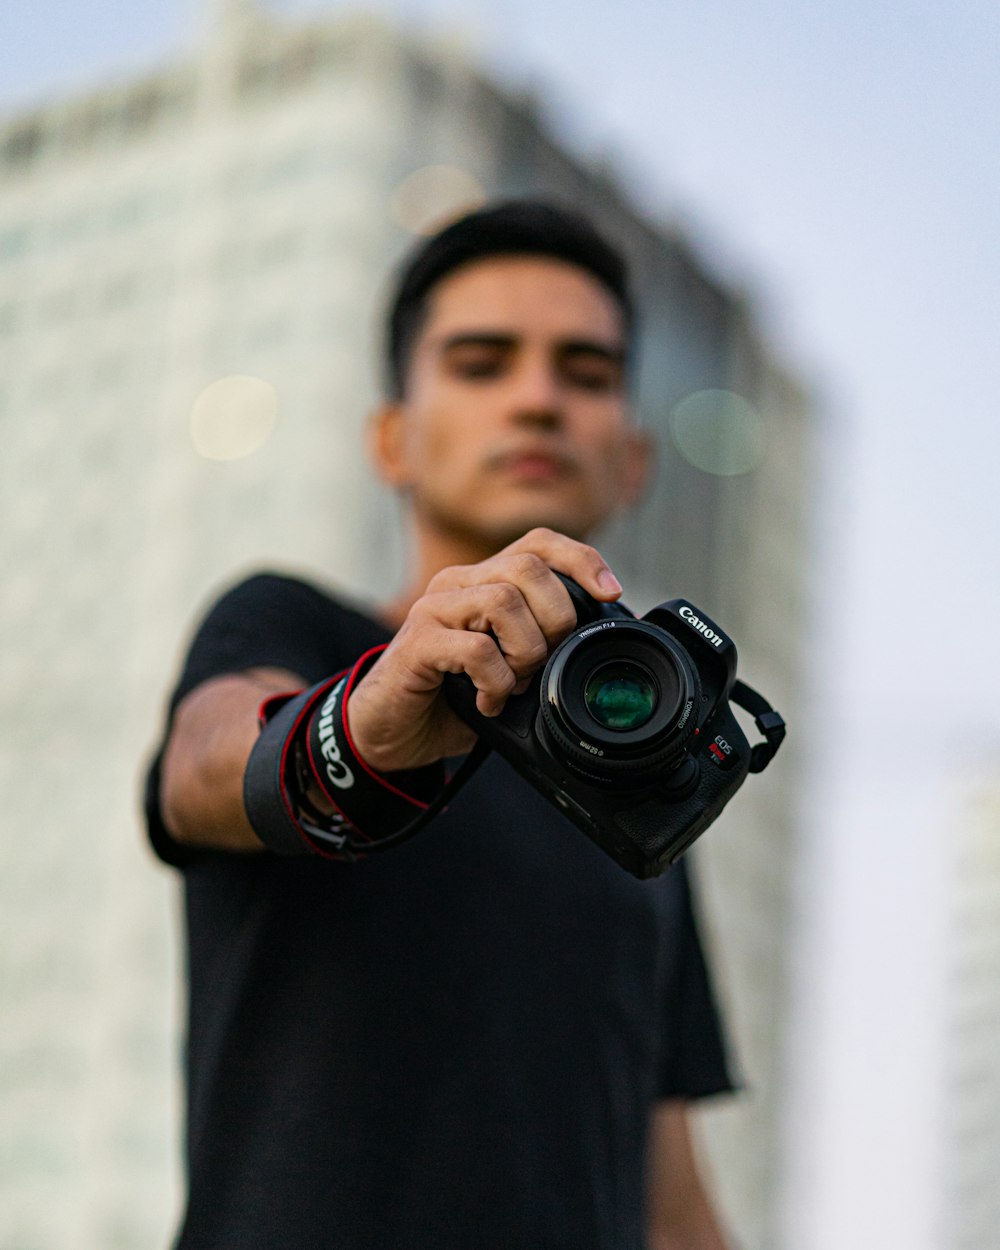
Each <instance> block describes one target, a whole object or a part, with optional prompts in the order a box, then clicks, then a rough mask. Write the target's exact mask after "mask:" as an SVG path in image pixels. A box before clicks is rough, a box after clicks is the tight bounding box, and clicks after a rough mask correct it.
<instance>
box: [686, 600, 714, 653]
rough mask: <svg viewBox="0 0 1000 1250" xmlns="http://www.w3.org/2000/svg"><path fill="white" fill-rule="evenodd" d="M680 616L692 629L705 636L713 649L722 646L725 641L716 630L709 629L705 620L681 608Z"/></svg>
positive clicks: (688, 609)
mask: <svg viewBox="0 0 1000 1250" xmlns="http://www.w3.org/2000/svg"><path fill="white" fill-rule="evenodd" d="M680 614H681V616H682V617H683V618H684V620H685V621H687V623H688V624H689V625H690V626H691V628H692V629H696V630H697V631H698V633H699V634H704V636H705V637H706V638H707V639H708V641H709V642H710V643H711V644H712V646H713V647H721V646H722V643H723V639H722V638H720V637H719V635H718V634H717V633H716V632H715V630H713V629H709V627H708V626H707V625H706V624H705V622H704V621H703V620H701V619H700V618H699V617H697V616H695V614H694V613H693V612H692V611H691V609H690V608H687V607H684V608H681V611H680Z"/></svg>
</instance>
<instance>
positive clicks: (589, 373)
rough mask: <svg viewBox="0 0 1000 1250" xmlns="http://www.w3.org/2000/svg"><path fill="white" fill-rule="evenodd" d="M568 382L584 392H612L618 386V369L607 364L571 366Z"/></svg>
mask: <svg viewBox="0 0 1000 1250" xmlns="http://www.w3.org/2000/svg"><path fill="white" fill-rule="evenodd" d="M565 377H566V381H567V382H569V384H570V385H571V386H577V387H579V388H580V389H581V390H584V391H611V390H614V389H615V388H616V387H617V386H618V369H617V368H616V367H615V366H613V365H605V364H583V363H582V362H581V363H578V364H569V365H567V366H566V369H565Z"/></svg>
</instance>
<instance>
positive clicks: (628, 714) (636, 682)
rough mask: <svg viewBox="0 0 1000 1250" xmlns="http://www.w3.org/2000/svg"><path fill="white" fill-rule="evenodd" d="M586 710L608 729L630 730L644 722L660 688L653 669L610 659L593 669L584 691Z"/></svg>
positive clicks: (649, 714)
mask: <svg viewBox="0 0 1000 1250" xmlns="http://www.w3.org/2000/svg"><path fill="white" fill-rule="evenodd" d="M583 701H584V704H585V705H586V708H587V711H588V712H589V713H590V714H591V716H593V718H594V720H596V721H597V723H598V724H599V725H603V726H604V728H605V729H616V730H619V731H621V732H623V733H624V732H627V731H628V730H630V729H639V728H641V726H643V725H645V724H646V722H647V721H648V720H649V718H650V717H651V716H652V715H653V713H654V712H655V711H656V705H657V703H658V702H659V692H658V690H657V687H656V680H655V678H654V677H653V675H652V673H650V672H649V670H648V669H647V668H645V667H644V666H643V665H640V664H635V663H632V662H630V661H628V660H611V661H609V662H608V663H606V664H601V665H599V666H598V667H597V668H595V669H594V671H593V672H592V673H591V675H590V677H589V678H588V679H587V684H586V685H585V687H584V691H583Z"/></svg>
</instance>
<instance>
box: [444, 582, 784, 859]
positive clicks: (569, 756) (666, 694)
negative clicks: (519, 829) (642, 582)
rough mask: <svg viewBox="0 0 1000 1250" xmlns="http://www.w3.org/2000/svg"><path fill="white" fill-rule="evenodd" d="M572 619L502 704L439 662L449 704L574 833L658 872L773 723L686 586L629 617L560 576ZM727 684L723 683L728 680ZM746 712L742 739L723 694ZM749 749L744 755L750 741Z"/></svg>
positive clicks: (757, 762)
mask: <svg viewBox="0 0 1000 1250" xmlns="http://www.w3.org/2000/svg"><path fill="white" fill-rule="evenodd" d="M561 580H562V581H563V583H564V584H565V585H566V587H567V589H568V590H569V592H570V595H571V597H572V599H573V604H574V607H575V608H576V612H577V627H576V629H575V630H574V631H573V632H572V633H571V634H570V635H569V636H568V637H567V638H565V639H564V640H563V641H562V642H561V643H560V644H559V645H558V646H557V647H556V648H555V650H554V651H553V652H552V654H551V655H550V656H549V659H548V662H547V663H546V665H545V667H544V668H543V669H541V670H540V671H539V672H538V673H536V674H535V675H534V677H533V678H532V680H531V684H530V686H529V687H528V689H527V690H525V691H524V692H523V693H522V694H519V695H512V696H511V697H510V698H509V699H508V701H507V704H506V706H505V707H504V710H503V712H502V713H501V714H500V715H499V716H496V717H487V716H483V715H482V714H481V713H480V712H479V711H478V710H477V708H476V702H475V701H476V688H475V686H474V685H473V683H472V681H471V680H470V679H469V678H468V677H467V676H465V675H461V676H454V675H449V676H448V677H447V678H446V681H445V697H446V698H447V700H448V703H449V706H450V707H451V708H452V710H453V711H454V712H455V713H456V714H457V715H458V716H459V717H461V719H462V720H463V721H465V722H466V724H468V725H469V726H470V727H471V728H473V729H474V730H475V731H476V732H477V734H479V736H480V739H481V740H484V741H485V742H486V743H488V745H489V746H491V747H492V748H493V749H494V750H496V751H498V752H499V754H500V755H502V756H503V757H504V758H505V759H506V760H507V761H508V762H509V763H510V764H511V765H513V767H514V768H515V769H517V771H518V772H519V773H521V775H522V776H523V777H524V778H525V779H526V780H527V781H529V782H530V783H531V784H532V785H533V786H535V787H536V788H537V789H538V790H539V791H540V792H541V793H542V794H543V795H545V797H546V798H548V799H549V800H550V801H551V802H552V803H554V804H555V805H556V806H557V807H559V808H560V809H561V810H562V811H563V812H564V813H565V815H566V816H568V817H569V819H570V820H572V821H573V822H574V823H575V824H576V825H577V826H578V827H579V828H580V829H581V830H582V831H583V832H584V833H585V834H587V836H588V837H590V838H592V839H593V841H594V842H596V843H597V845H598V846H600V847H601V848H602V849H603V850H604V851H606V852H607V853H608V854H609V855H611V856H612V858H613V859H615V860H617V861H618V863H619V864H621V866H622V867H623V868H625V869H627V870H628V871H629V872H631V873H632V874H633V875H634V876H636V877H652V876H658V875H659V874H660V873H661V872H663V871H664V870H665V869H666V868H668V867H669V866H670V865H671V864H673V863H674V862H675V861H676V860H677V859H678V858H679V857H680V855H682V854H683V852H684V851H685V850H687V848H688V847H689V846H690V845H691V843H692V842H693V841H694V840H695V839H696V838H697V837H698V836H699V834H701V833H703V832H704V830H705V829H707V828H708V826H709V825H710V824H711V823H712V822H713V821H714V820H715V819H716V818H717V817H718V815H719V814H720V812H721V811H722V809H723V808H724V807H725V805H726V803H727V802H728V801H729V800H730V799H731V798H732V796H733V795H734V794H735V793H736V791H737V790H738V789H739V787H740V786H741V785H742V784H743V781H744V780H745V778H746V776H747V773H748V771H751V770H752V771H755V772H756V771H760V768H763V767H764V766H765V765H766V763H767V762H768V760H769V759H770V758H771V755H773V753H774V750H776V749H777V745H778V743H779V742H780V740H781V737H783V735H784V722H783V721H782V719H781V717H780V716H779V715H778V714H777V713H775V712H773V711H772V710H771V709H770V707H769V705H767V704H766V703H765V702H764V701H763V700H762V699H761V698H760V696H759V695H756V693H755V692H753V691H750V690H749V688H748V687H744V686H743V684H742V683H741V682H737V680H736V647H735V645H734V643H733V641H732V639H731V638H729V637H728V636H727V635H726V634H725V633H724V632H723V631H722V630H721V629H720V628H719V626H718V625H716V624H715V623H714V622H713V621H711V620H710V619H709V618H708V617H707V616H706V615H705V614H704V613H703V612H701V611H699V610H698V609H697V608H696V607H694V605H693V604H691V603H689V602H688V601H687V600H686V599H672V600H670V601H669V602H667V603H662V604H660V605H659V606H658V607H655V608H653V609H652V610H651V611H650V612H647V613H646V615H645V616H643V617H642V618H641V619H637V618H636V617H635V616H634V615H633V614H632V613H631V612H630V611H629V610H628V609H627V608H626V607H625V606H624V605H621V604H602V603H599V602H598V601H597V600H595V599H592V598H591V597H590V596H589V595H588V594H586V592H585V591H583V590H582V589H581V588H580V587H579V586H577V585H576V583H575V582H572V581H570V580H569V579H568V578H561ZM736 687H738V688H740V689H738V690H736V691H735V693H734V688H736ZM741 690H742V692H745V693H747V694H749V695H750V696H752V698H753V699H755V700H756V701H757V702H756V705H754V704H753V703H752V702H751V703H749V704H748V703H747V701H746V699H743V698H741V699H739V702H740V703H741V704H742V705H744V706H749V707H750V710H752V711H754V712H762V715H761V716H759V717H758V721H757V724H758V727H760V728H762V729H763V730H764V731H765V732H766V734H767V737H768V744H767V746H766V747H764V746H763V745H761V746H758V747H755V748H752V747H751V746H750V744H749V742H748V741H747V738H746V735H745V734H744V733H743V730H742V729H741V728H740V726H739V724H738V723H737V720H736V717H735V716H734V714H733V711H732V708H731V706H730V699H731V698H732V699H734V701H735V700H736V699H737V695H738V694H739V693H740V691H741ZM755 751H756V752H758V755H757V756H756V758H755V756H754V752H755Z"/></svg>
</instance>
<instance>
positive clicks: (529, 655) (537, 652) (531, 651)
mask: <svg viewBox="0 0 1000 1250" xmlns="http://www.w3.org/2000/svg"><path fill="white" fill-rule="evenodd" d="M548 654H549V648H548V645H547V644H546V642H545V639H544V638H539V639H538V640H537V641H536V642H532V643H530V644H529V645H528V646H527V647H526V648H525V652H524V658H525V661H526V662H527V663H528V664H530V665H531V666H532V667H533V668H535V667H537V666H538V665H539V664H541V663H542V661H543V660H545V659H546V657H547V656H548Z"/></svg>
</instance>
